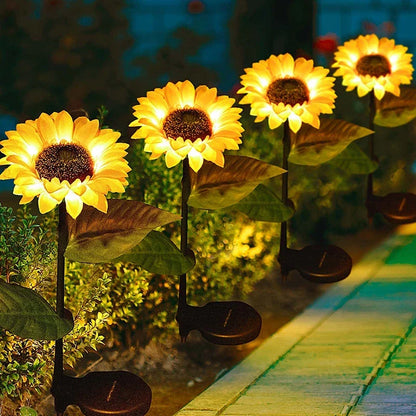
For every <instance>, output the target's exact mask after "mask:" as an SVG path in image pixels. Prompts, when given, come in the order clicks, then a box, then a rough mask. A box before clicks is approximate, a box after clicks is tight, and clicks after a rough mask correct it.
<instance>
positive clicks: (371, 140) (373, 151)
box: [367, 91, 376, 200]
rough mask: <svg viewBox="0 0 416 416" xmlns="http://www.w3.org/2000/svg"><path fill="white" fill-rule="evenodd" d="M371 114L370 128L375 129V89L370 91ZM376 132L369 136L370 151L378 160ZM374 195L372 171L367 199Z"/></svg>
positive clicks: (373, 157) (368, 178)
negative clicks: (375, 142) (375, 148)
mask: <svg viewBox="0 0 416 416" xmlns="http://www.w3.org/2000/svg"><path fill="white" fill-rule="evenodd" d="M369 107H370V115H369V122H368V127H369V128H370V130H373V131H374V117H375V115H376V97H375V95H374V91H371V92H370V103H369ZM374 147H375V146H374V133H373V134H371V135H370V136H369V137H368V153H369V156H370V158H371V160H376V155H375V150H374ZM372 196H373V174H372V173H370V174H369V175H368V176H367V200H369V199H370V198H371V197H372Z"/></svg>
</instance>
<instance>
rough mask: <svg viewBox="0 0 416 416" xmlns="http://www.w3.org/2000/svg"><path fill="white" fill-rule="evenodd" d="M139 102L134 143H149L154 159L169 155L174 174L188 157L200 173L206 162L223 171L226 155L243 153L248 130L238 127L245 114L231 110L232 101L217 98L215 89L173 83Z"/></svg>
mask: <svg viewBox="0 0 416 416" xmlns="http://www.w3.org/2000/svg"><path fill="white" fill-rule="evenodd" d="M138 101H139V105H136V106H134V107H133V109H134V116H135V117H136V118H137V120H134V121H133V122H132V123H130V126H133V127H140V128H139V129H138V130H137V131H136V132H135V133H134V134H133V136H132V138H133V139H143V138H144V139H145V146H144V150H145V152H150V153H151V155H150V159H157V158H158V157H160V156H162V155H165V161H166V165H167V167H169V168H170V167H172V166H175V165H177V164H178V163H179V162H180V161H181V160H183V159H184V158H185V157H188V158H189V165H190V167H191V168H192V169H193V170H194V171H195V172H198V170H199V169H200V168H201V166H202V164H203V162H204V160H208V161H210V162H213V163H215V164H216V165H218V166H221V167H223V166H224V155H223V152H224V150H226V149H230V150H238V145H239V144H240V143H241V139H240V137H241V133H242V132H243V130H244V129H243V128H242V126H241V123H240V122H239V121H238V120H239V119H240V112H241V109H240V108H236V107H232V105H233V104H234V102H235V100H234V99H233V98H230V97H227V96H225V95H222V96H217V89H216V88H208V87H207V86H206V85H201V86H199V87H197V88H195V87H194V86H193V85H192V83H191V82H190V81H184V82H177V83H176V84H173V83H172V82H169V83H168V84H167V85H166V86H165V87H164V88H156V89H155V90H154V91H149V92H148V93H147V95H146V97H142V98H138Z"/></svg>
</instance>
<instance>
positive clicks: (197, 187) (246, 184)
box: [188, 155, 285, 209]
mask: <svg viewBox="0 0 416 416" xmlns="http://www.w3.org/2000/svg"><path fill="white" fill-rule="evenodd" d="M284 172H285V170H284V169H282V168H280V167H278V166H275V165H270V164H268V163H266V162H262V161H261V160H257V159H254V158H251V157H248V156H234V155H226V156H225V164H224V167H223V168H221V167H220V166H217V165H215V164H214V163H211V162H205V163H204V164H203V165H202V168H201V169H200V170H199V171H198V173H195V172H193V171H192V170H190V173H191V195H190V197H189V201H188V203H189V205H191V206H193V207H195V208H202V209H221V208H226V207H229V206H230V205H234V204H236V203H237V202H239V201H241V200H242V199H243V198H245V197H246V196H247V195H248V194H250V193H251V192H252V191H253V190H254V188H255V187H256V186H257V185H258V184H260V183H261V182H262V181H264V180H266V179H269V178H273V177H275V176H278V175H281V174H282V173H284Z"/></svg>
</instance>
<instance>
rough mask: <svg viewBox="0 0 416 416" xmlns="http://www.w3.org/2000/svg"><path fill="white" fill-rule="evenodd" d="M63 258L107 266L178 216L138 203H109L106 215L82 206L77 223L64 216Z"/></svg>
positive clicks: (114, 200) (175, 219)
mask: <svg viewBox="0 0 416 416" xmlns="http://www.w3.org/2000/svg"><path fill="white" fill-rule="evenodd" d="M67 218H68V231H69V242H68V246H67V249H66V252H65V256H66V258H68V259H69V260H73V261H79V262H81V263H106V262H109V261H111V260H113V259H115V258H117V257H120V256H121V255H123V254H126V253H128V252H129V251H130V250H131V249H132V248H133V247H134V246H136V245H137V244H138V243H140V241H142V240H143V238H145V237H146V235H147V234H148V233H149V232H150V231H151V230H153V229H154V228H157V227H160V226H162V225H165V224H168V223H170V222H173V221H178V220H180V218H181V216H180V215H177V214H172V213H170V212H167V211H163V210H161V209H159V208H156V207H153V206H151V205H147V204H144V203H143V202H138V201H127V200H117V199H112V200H109V201H108V212H107V214H105V213H103V212H100V211H97V209H95V208H93V207H90V206H87V205H84V208H83V210H82V212H81V214H80V215H79V216H78V217H77V219H76V220H74V219H72V218H71V217H69V216H67Z"/></svg>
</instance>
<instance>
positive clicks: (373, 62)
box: [356, 54, 391, 78]
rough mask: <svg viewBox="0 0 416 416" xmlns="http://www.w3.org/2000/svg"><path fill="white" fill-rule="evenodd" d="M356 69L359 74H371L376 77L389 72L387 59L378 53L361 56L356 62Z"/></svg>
mask: <svg viewBox="0 0 416 416" xmlns="http://www.w3.org/2000/svg"><path fill="white" fill-rule="evenodd" d="M356 69H357V72H358V73H359V74H360V75H371V76H372V77H377V78H378V77H382V76H385V75H387V74H390V73H391V67H390V62H389V61H388V59H387V58H385V57H384V56H383V55H378V54H374V55H366V56H363V57H361V58H360V59H359V60H358V62H357V65H356Z"/></svg>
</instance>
